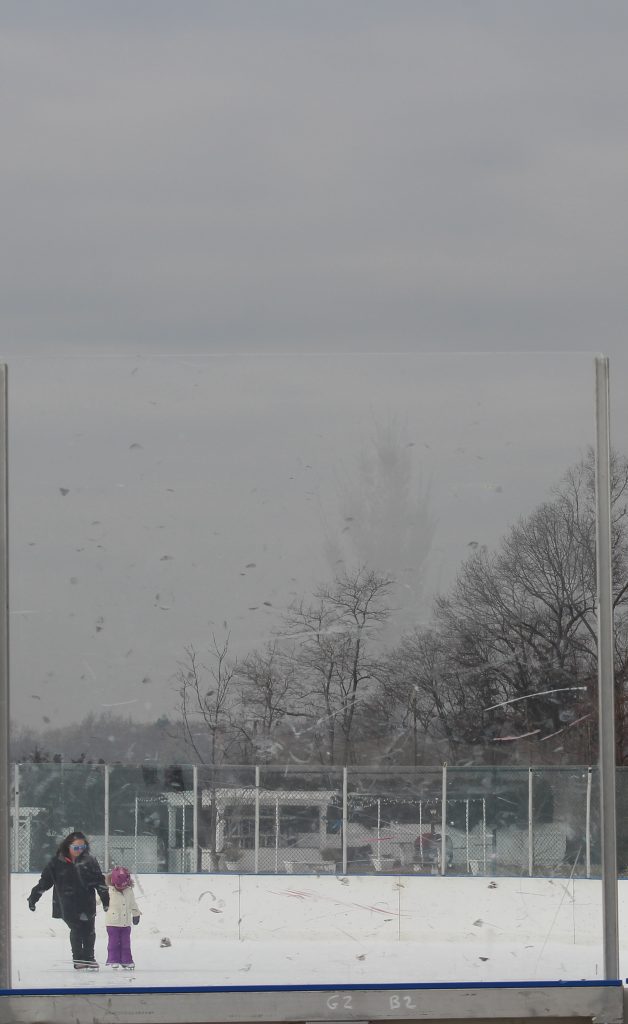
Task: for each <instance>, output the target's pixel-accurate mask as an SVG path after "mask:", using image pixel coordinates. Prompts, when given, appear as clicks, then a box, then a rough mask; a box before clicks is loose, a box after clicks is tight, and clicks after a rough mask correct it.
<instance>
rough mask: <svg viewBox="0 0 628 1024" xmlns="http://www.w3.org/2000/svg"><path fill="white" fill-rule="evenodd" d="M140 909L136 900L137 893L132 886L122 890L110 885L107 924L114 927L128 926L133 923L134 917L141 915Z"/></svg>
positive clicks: (106, 914) (106, 913)
mask: <svg viewBox="0 0 628 1024" xmlns="http://www.w3.org/2000/svg"><path fill="white" fill-rule="evenodd" d="M139 915H140V909H139V907H138V905H137V903H136V902H135V893H134V892H133V888H132V886H130V885H129V886H127V888H126V889H123V890H122V892H120V891H119V890H118V889H114V887H113V886H112V885H110V886H109V910H107V911H105V924H108V925H110V926H113V927H114V928H126V927H127V925H130V924H133V918H134V917H139Z"/></svg>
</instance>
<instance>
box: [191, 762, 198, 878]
mask: <svg viewBox="0 0 628 1024" xmlns="http://www.w3.org/2000/svg"><path fill="white" fill-rule="evenodd" d="M192 801H193V802H192V864H193V865H194V874H196V873H197V871H198V765H197V764H195V765H192Z"/></svg>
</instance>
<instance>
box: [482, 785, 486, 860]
mask: <svg viewBox="0 0 628 1024" xmlns="http://www.w3.org/2000/svg"><path fill="white" fill-rule="evenodd" d="M482 850H483V851H484V852H483V855H482V870H483V871H484V874H486V797H485V796H483V797H482Z"/></svg>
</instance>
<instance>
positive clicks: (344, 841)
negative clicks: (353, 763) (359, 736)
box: [342, 765, 349, 875]
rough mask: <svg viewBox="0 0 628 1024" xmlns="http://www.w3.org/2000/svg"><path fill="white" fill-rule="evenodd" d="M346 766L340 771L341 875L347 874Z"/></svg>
mask: <svg viewBox="0 0 628 1024" xmlns="http://www.w3.org/2000/svg"><path fill="white" fill-rule="evenodd" d="M348 817H349V815H348V813H347V766H346V765H345V766H344V768H343V769H342V873H343V875H346V873H347V819H348Z"/></svg>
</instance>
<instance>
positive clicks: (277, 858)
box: [275, 796, 279, 874]
mask: <svg viewBox="0 0 628 1024" xmlns="http://www.w3.org/2000/svg"><path fill="white" fill-rule="evenodd" d="M278 871H279V797H278V796H276V797H275V874H277V872H278Z"/></svg>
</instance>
